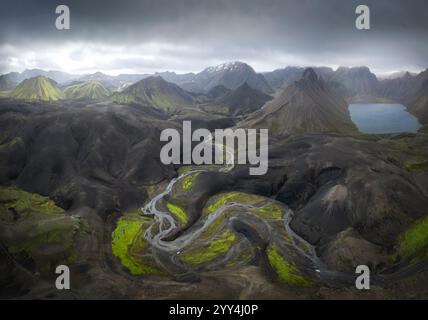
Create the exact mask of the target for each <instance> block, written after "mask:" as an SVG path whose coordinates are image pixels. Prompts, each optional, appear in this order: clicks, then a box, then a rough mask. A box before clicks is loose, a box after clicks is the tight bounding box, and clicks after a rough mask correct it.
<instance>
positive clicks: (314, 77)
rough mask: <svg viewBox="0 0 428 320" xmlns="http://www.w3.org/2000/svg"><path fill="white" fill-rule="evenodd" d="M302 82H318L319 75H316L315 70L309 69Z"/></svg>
mask: <svg viewBox="0 0 428 320" xmlns="http://www.w3.org/2000/svg"><path fill="white" fill-rule="evenodd" d="M302 80H306V81H310V82H316V81H318V75H317V74H316V72H315V70H314V69H313V68H307V69H305V71H304V72H303V75H302Z"/></svg>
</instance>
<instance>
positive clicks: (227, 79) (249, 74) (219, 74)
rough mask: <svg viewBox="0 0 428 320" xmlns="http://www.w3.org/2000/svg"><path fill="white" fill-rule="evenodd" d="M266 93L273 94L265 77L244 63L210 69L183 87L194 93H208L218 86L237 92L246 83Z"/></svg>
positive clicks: (197, 75)
mask: <svg viewBox="0 0 428 320" xmlns="http://www.w3.org/2000/svg"><path fill="white" fill-rule="evenodd" d="M245 82H246V83H247V84H248V85H249V86H250V87H252V88H254V89H257V90H259V91H262V92H264V93H271V92H273V90H272V88H271V87H270V86H269V84H268V83H267V81H266V79H265V78H264V77H263V75H261V74H258V73H256V72H255V71H254V69H253V68H251V67H250V66H249V65H248V64H246V63H243V62H233V63H226V64H222V65H219V66H216V67H209V68H206V69H205V70H203V71H202V72H200V73H198V74H196V75H195V76H194V78H193V79H192V81H191V82H185V83H182V84H181V86H182V87H183V88H184V89H186V90H188V91H193V92H208V91H209V90H211V89H212V88H214V87H215V86H218V85H222V86H225V87H226V88H229V89H232V90H235V89H237V88H238V87H239V86H241V85H242V84H244V83H245Z"/></svg>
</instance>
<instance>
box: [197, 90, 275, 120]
mask: <svg viewBox="0 0 428 320" xmlns="http://www.w3.org/2000/svg"><path fill="white" fill-rule="evenodd" d="M215 88H218V86H217V87H215ZM271 99H272V97H271V96H269V95H267V94H265V93H263V92H261V91H258V90H256V89H253V88H251V87H250V86H249V85H248V84H247V83H246V82H245V83H244V84H243V85H241V86H240V87H239V88H237V89H236V90H233V91H231V92H229V93H227V94H225V95H223V96H221V97H220V98H219V99H217V100H215V101H214V102H213V103H210V104H209V105H207V106H204V107H202V108H203V109H204V110H207V111H211V112H215V113H224V114H229V115H233V116H239V115H244V114H248V113H251V112H254V111H256V110H258V109H260V108H261V107H262V106H263V105H264V104H265V103H266V102H267V101H269V100H271Z"/></svg>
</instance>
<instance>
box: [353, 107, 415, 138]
mask: <svg viewBox="0 0 428 320" xmlns="http://www.w3.org/2000/svg"><path fill="white" fill-rule="evenodd" d="M349 112H350V113H351V119H352V121H353V122H354V123H355V125H356V126H357V127H358V130H360V131H361V132H363V133H378V134H380V133H400V132H416V131H418V129H419V128H420V127H421V124H420V123H419V121H418V119H417V118H416V117H415V116H413V115H412V114H410V113H409V112H407V110H406V107H405V106H403V105H402V104H385V103H376V104H350V105H349Z"/></svg>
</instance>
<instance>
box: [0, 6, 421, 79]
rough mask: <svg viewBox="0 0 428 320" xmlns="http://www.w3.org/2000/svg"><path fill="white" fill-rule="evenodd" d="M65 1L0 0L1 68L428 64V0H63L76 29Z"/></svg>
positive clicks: (388, 68) (392, 67) (378, 67)
mask: <svg viewBox="0 0 428 320" xmlns="http://www.w3.org/2000/svg"><path fill="white" fill-rule="evenodd" d="M58 4H59V3H58V2H57V1H50V0H48V1H43V2H42V1H23V0H14V1H2V2H1V3H0V73H4V72H8V71H22V70H23V69H26V68H43V69H56V70H63V71H68V72H74V73H86V72H94V71H103V72H106V73H111V74H118V73H152V72H154V71H164V70H170V71H176V72H191V71H200V70H201V69H203V68H205V67H207V66H209V65H215V64H218V63H222V62H225V61H234V60H241V61H245V62H247V63H249V64H251V65H252V66H253V67H254V68H255V69H256V70H257V71H268V70H272V69H275V68H281V67H284V66H287V65H306V66H308V65H328V66H333V67H336V66H339V65H347V66H356V65H367V66H369V67H370V68H372V69H373V70H374V71H376V72H379V73H385V72H392V71H397V70H411V71H418V70H421V69H425V68H427V67H428V41H426V39H428V19H426V15H427V11H428V4H427V2H426V1H425V0H413V1H404V0H376V1H374V0H371V1H367V0H366V1H365V4H367V5H369V7H370V9H371V25H372V29H371V30H370V31H358V30H356V28H355V17H356V15H355V8H356V7H357V5H358V4H361V2H360V1H354V0H348V1H344V0H325V1H319V0H168V1H167V0H150V1H148V0H145V1H141V0H140V1H136V0H135V1H134V0H128V1H100V0H92V1H76V0H74V1H61V4H67V5H69V7H70V11H71V30H68V31H58V30H56V29H55V18H56V15H55V8H56V6H57V5H58Z"/></svg>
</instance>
